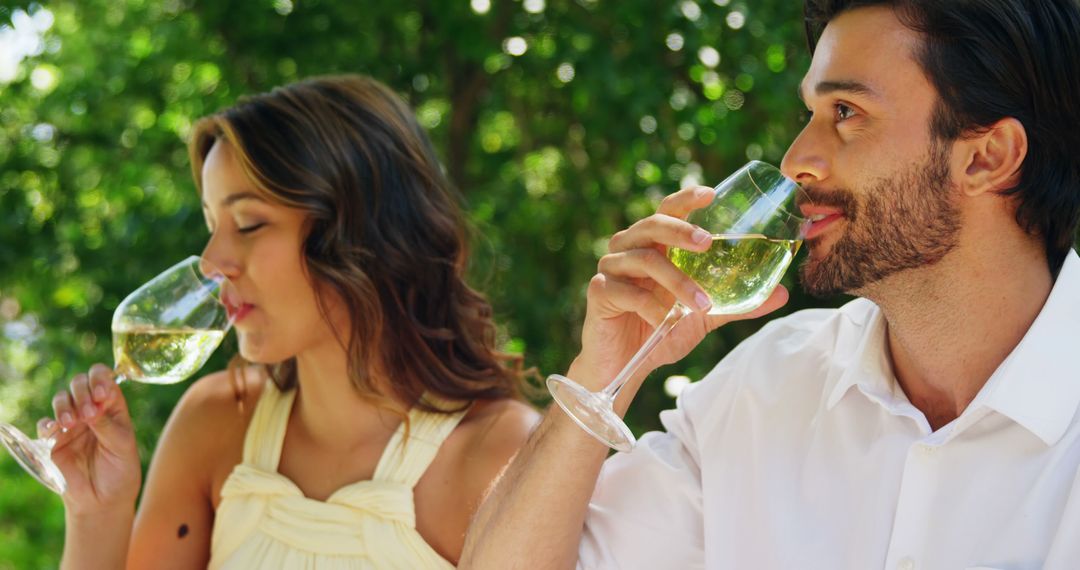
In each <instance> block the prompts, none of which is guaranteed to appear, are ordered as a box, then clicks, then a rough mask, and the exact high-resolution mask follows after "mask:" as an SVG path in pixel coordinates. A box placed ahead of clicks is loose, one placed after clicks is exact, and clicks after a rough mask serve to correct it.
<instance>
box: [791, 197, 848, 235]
mask: <svg viewBox="0 0 1080 570" xmlns="http://www.w3.org/2000/svg"><path fill="white" fill-rule="evenodd" d="M799 209H800V210H801V211H802V215H803V217H805V218H806V219H807V220H809V221H810V226H809V227H808V228H807V230H806V235H805V236H803V237H804V238H805V239H808V240H809V239H813V238H815V237H817V236H819V235H821V234H822V233H823V232H825V231H826V230H828V229H829V227H830V226H832V225H833V224H834V223H836V222H837V221H838V220H841V219H843V218H844V217H845V216H844V210H842V209H839V208H836V207H830V206H818V205H812V204H803V205H802V206H801V207H800V208H799Z"/></svg>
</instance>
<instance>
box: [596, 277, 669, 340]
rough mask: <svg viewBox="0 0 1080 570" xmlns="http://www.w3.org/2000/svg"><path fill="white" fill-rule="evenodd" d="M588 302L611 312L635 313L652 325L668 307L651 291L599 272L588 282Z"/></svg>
mask: <svg viewBox="0 0 1080 570" xmlns="http://www.w3.org/2000/svg"><path fill="white" fill-rule="evenodd" d="M588 294H589V298H590V304H596V305H599V306H603V307H604V308H605V309H606V310H607V311H610V312H612V313H635V314H637V315H638V316H640V317H641V318H642V319H644V320H645V321H646V322H648V323H649V324H650V325H652V326H654V327H655V326H657V325H659V324H660V322H661V321H663V320H664V316H665V315H666V314H667V312H668V309H669V308H670V307H667V306H665V305H664V303H663V302H661V301H660V299H657V298H656V295H654V294H653V293H652V292H651V291H649V290H648V289H644V288H642V287H639V286H637V285H634V284H632V283H627V282H625V281H620V280H618V279H611V278H608V277H607V276H606V275H604V274H602V273H600V274H597V275H595V276H594V277H593V278H592V281H590V282H589V293H588ZM669 304H670V302H669Z"/></svg>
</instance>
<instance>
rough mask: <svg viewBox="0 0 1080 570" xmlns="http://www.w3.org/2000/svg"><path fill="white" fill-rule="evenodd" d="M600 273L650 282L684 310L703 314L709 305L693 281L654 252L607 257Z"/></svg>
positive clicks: (632, 251) (624, 253)
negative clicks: (677, 301) (700, 311)
mask: <svg viewBox="0 0 1080 570" xmlns="http://www.w3.org/2000/svg"><path fill="white" fill-rule="evenodd" d="M599 269H600V272H601V273H603V274H604V275H606V276H608V277H609V278H613V279H616V280H626V279H651V280H653V281H655V282H656V283H657V284H658V285H660V287H663V288H664V289H665V290H667V291H668V292H669V293H671V295H672V296H674V297H675V298H676V299H677V300H679V301H680V302H681V303H682V304H684V305H686V306H687V307H692V308H694V309H697V310H704V309H707V308H709V306H711V304H712V303H711V301H710V300H709V296H708V295H706V294H705V292H704V291H703V290H702V289H701V287H700V286H698V284H697V283H695V282H694V280H693V279H691V278H690V277H689V276H687V275H686V274H685V273H683V272H682V271H679V269H678V268H677V267H675V265H674V264H672V263H671V261H670V260H668V258H667V257H665V256H664V254H662V253H660V252H659V251H657V250H655V249H633V250H630V251H626V252H622V253H610V254H608V255H605V256H604V257H602V258H601V259H600V263H599Z"/></svg>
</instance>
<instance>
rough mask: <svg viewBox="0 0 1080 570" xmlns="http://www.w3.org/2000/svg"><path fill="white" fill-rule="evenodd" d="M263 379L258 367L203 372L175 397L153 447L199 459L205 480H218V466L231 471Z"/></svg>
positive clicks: (240, 452)
mask: <svg viewBox="0 0 1080 570" xmlns="http://www.w3.org/2000/svg"><path fill="white" fill-rule="evenodd" d="M233 374H235V378H234V377H233V376H232V375H233ZM265 382H266V376H265V373H264V372H263V371H262V370H261V367H254V366H252V367H247V368H237V369H236V370H235V372H233V371H230V370H222V371H219V372H215V373H213V374H208V375H206V376H203V377H202V378H200V379H199V380H197V381H195V382H194V383H192V385H191V387H189V388H188V389H187V391H186V392H184V395H183V396H182V397H181V398H180V402H179V403H178V404H177V405H176V409H175V410H173V413H172V417H170V418H169V424H168V425H167V426H166V429H165V433H164V434H162V440H161V442H160V444H159V447H164V446H168V447H170V448H172V449H171V451H173V452H176V453H179V454H181V455H183V456H186V458H187V459H189V460H191V461H197V462H199V463H200V464H202V465H204V466H206V467H207V468H208V469H209V471H210V473H209V475H210V478H211V480H218V479H220V474H221V471H222V470H229V471H231V468H232V465H235V463H236V462H238V461H239V460H240V457H241V455H242V452H243V441H244V434H245V433H246V432H247V426H248V423H249V422H250V421H251V414H252V412H253V411H254V409H255V404H256V403H257V402H258V401H259V395H260V394H261V393H262V389H263V386H264V385H265ZM168 451H169V450H166V449H159V452H168Z"/></svg>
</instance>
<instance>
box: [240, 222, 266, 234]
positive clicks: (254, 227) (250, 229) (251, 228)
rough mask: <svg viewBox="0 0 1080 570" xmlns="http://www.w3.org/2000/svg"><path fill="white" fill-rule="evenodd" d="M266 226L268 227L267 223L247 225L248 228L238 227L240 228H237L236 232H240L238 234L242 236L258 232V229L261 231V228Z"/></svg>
mask: <svg viewBox="0 0 1080 570" xmlns="http://www.w3.org/2000/svg"><path fill="white" fill-rule="evenodd" d="M265 225H266V223H265V222H259V223H255V224H250V225H247V226H241V227H238V228H236V231H238V232H240V233H242V234H250V233H251V232H253V231H255V230H257V229H259V228H261V227H263V226H265Z"/></svg>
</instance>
